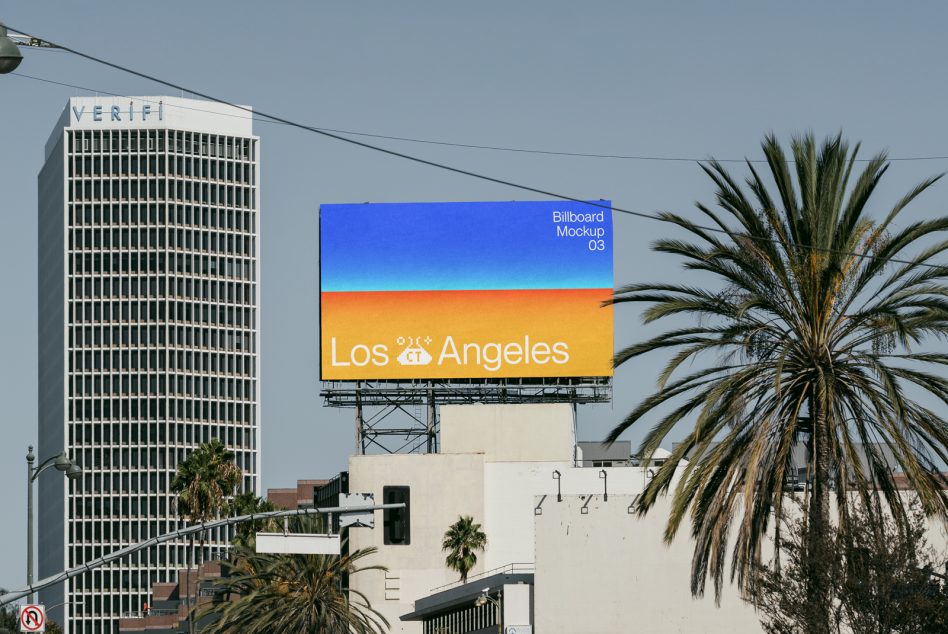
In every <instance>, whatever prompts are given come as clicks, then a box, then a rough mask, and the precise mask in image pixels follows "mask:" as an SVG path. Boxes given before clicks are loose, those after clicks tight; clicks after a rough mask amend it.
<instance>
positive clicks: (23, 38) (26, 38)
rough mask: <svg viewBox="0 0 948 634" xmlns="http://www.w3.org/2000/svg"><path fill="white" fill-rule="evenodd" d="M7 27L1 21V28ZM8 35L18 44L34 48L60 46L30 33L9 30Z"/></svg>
mask: <svg viewBox="0 0 948 634" xmlns="http://www.w3.org/2000/svg"><path fill="white" fill-rule="evenodd" d="M5 28H6V27H5V26H4V25H3V24H2V23H0V29H5ZM6 36H7V37H8V38H10V39H11V40H13V43H14V44H16V45H17V46H30V47H33V48H60V47H59V46H56V45H55V44H53V43H52V42H47V41H46V40H41V39H40V38H38V37H33V36H30V35H24V34H23V33H13V32H11V31H7V33H6Z"/></svg>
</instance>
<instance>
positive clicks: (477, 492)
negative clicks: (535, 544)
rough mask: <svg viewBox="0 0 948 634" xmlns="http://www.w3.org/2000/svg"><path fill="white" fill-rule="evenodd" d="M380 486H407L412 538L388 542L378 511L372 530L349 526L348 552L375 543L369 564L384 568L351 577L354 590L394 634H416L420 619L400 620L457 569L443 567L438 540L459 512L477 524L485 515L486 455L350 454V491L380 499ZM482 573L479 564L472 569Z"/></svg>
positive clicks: (442, 555)
mask: <svg viewBox="0 0 948 634" xmlns="http://www.w3.org/2000/svg"><path fill="white" fill-rule="evenodd" d="M384 486H409V487H411V502H410V503H411V543H410V544H407V545H385V544H384V543H383V542H384V528H383V526H382V517H381V514H377V516H376V520H375V526H376V528H375V529H371V530H370V529H367V528H353V529H350V531H349V539H350V546H351V548H352V549H356V548H366V547H368V546H376V547H377V548H378V549H379V553H378V555H376V556H374V557H372V558H370V559H367V560H365V561H366V563H372V564H382V565H384V566H386V567H387V568H388V572H381V571H374V570H373V571H367V572H364V573H359V574H357V575H354V576H353V577H352V578H351V585H352V587H353V588H354V589H356V590H359V591H360V592H363V593H365V595H366V596H367V597H368V599H369V601H370V603H371V604H372V607H374V608H375V609H377V610H379V611H380V612H381V613H382V614H384V615H385V617H386V618H387V619H388V620H389V622H390V623H391V625H392V629H391V632H393V633H397V632H420V631H421V624H420V623H403V622H401V621H399V618H398V617H399V616H401V615H402V614H406V613H408V612H411V611H412V609H413V607H414V601H415V600H416V599H418V598H421V597H424V596H427V595H428V594H430V593H431V590H432V588H435V587H437V586H442V585H445V584H448V583H452V582H454V581H456V580H457V579H458V575H457V573H454V572H452V571H449V570H448V569H447V567H445V564H444V558H445V553H444V552H442V550H441V540H442V537H443V536H444V532H445V531H446V530H447V528H448V526H450V525H451V524H453V523H454V522H456V521H457V519H458V516H459V515H470V516H472V517H473V518H474V520H475V521H476V522H482V521H483V518H484V459H483V455H482V454H456V455H446V454H428V455H385V456H353V457H351V458H350V459H349V488H350V490H351V491H353V492H358V493H374V494H375V500H376V502H377V503H378V502H381V500H382V488H383V487H384ZM482 570H483V565H482V564H481V563H478V566H477V568H475V570H474V571H473V572H472V574H476V573H477V572H480V571H482Z"/></svg>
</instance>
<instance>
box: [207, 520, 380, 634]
mask: <svg viewBox="0 0 948 634" xmlns="http://www.w3.org/2000/svg"><path fill="white" fill-rule="evenodd" d="M291 525H292V527H293V530H294V531H298V532H314V531H316V530H318V529H319V523H318V522H314V521H313V518H308V517H298V518H293V521H292V522H291ZM234 551H235V557H233V558H232V559H231V560H230V561H225V562H221V566H222V571H221V573H222V574H221V576H220V577H219V578H215V579H212V580H209V581H212V583H213V588H214V589H215V590H217V592H218V593H219V594H220V595H221V596H231V595H236V596H238V597H239V598H238V599H236V600H234V601H219V602H214V603H212V604H211V605H209V606H208V607H207V608H206V609H205V611H204V612H203V613H202V615H201V616H202V617H203V616H207V615H210V616H213V617H216V620H215V621H213V622H212V623H210V624H209V625H208V626H206V627H205V628H204V630H203V631H204V632H205V634H258V633H259V634H264V633H269V632H299V633H300V634H381V633H383V632H387V631H388V627H389V623H388V621H387V620H386V619H385V617H384V616H382V614H381V613H379V612H378V611H377V610H375V609H374V608H372V606H371V604H370V603H369V600H368V599H367V598H366V597H365V595H363V594H362V593H360V592H357V591H355V590H352V589H350V588H347V587H345V586H344V585H343V583H344V582H343V580H344V579H347V578H349V577H351V576H352V575H355V574H361V573H363V572H365V571H366V570H382V571H384V570H385V568H384V567H383V566H362V565H361V560H363V559H364V558H365V557H368V556H369V555H371V554H373V553H374V552H375V551H376V549H375V548H366V549H361V550H356V551H355V552H353V553H351V554H344V555H341V556H336V555H286V554H265V553H257V552H255V551H254V550H253V549H250V548H247V547H246V546H235V547H234Z"/></svg>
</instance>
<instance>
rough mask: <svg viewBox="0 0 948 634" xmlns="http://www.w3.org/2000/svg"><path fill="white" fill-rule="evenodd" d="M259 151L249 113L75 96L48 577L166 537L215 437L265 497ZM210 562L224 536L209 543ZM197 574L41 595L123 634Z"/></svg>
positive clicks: (42, 180) (57, 243)
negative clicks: (59, 469)
mask: <svg viewBox="0 0 948 634" xmlns="http://www.w3.org/2000/svg"><path fill="white" fill-rule="evenodd" d="M259 156H260V149H259V139H258V138H257V137H255V136H254V135H253V131H252V125H251V117H250V113H249V112H246V111H243V110H240V109H236V108H233V107H226V106H222V105H219V104H214V103H210V102H205V101H196V100H190V99H178V98H173V97H114V98H99V97H95V98H93V97H76V98H72V99H70V100H69V102H68V103H67V104H66V108H65V110H64V111H63V114H62V116H61V118H60V120H59V121H58V122H57V123H56V125H55V127H54V129H53V132H52V134H51V136H50V138H49V141H48V143H47V144H46V160H45V164H44V166H43V168H42V171H41V173H40V175H39V350H38V355H39V457H40V459H45V458H46V457H47V456H50V455H55V454H56V453H59V452H60V451H62V450H63V449H65V450H66V451H67V452H68V453H69V454H70V455H71V456H72V457H73V458H75V459H76V460H77V461H78V462H79V464H81V466H82V468H83V470H84V474H83V477H82V478H81V479H80V480H78V481H75V482H68V481H66V480H65V479H64V478H58V479H57V478H44V479H42V480H41V481H40V485H39V495H38V497H37V499H38V508H39V510H40V511H39V517H38V520H39V521H38V525H39V553H40V556H39V566H38V575H37V576H38V578H42V577H45V576H47V575H50V574H53V573H56V572H59V571H61V570H63V569H66V568H71V567H75V566H78V565H81V564H82V563H84V562H88V561H90V560H93V559H95V558H97V557H100V556H101V555H103V554H104V553H107V552H110V551H112V550H114V549H117V548H119V547H121V546H125V545H128V544H132V543H136V542H139V541H142V540H144V539H147V538H149V537H153V536H155V535H159V534H162V533H167V532H169V531H171V530H173V529H175V528H176V527H178V526H179V525H181V520H180V519H179V518H178V514H177V511H176V508H175V496H174V495H173V494H172V493H171V492H170V489H169V485H170V482H171V479H172V478H173V476H174V472H175V469H176V467H177V465H178V463H180V462H181V461H182V460H184V459H185V457H186V456H187V455H188V454H189V453H190V452H191V451H192V450H193V449H194V448H196V447H197V446H198V445H199V444H200V443H202V442H206V441H208V440H210V439H211V438H218V439H220V440H221V441H222V442H224V443H225V444H226V445H227V447H228V448H230V449H231V450H233V451H234V453H235V455H236V462H237V465H238V466H239V467H240V468H241V470H242V471H243V473H244V477H243V481H242V483H241V489H242V490H244V491H254V492H255V493H257V494H259V492H260V485H259V477H260V453H259V449H260V421H259V401H260V399H259V394H260V385H259V376H260V358H259V354H258V351H259V345H260V341H259V327H260V323H259V319H260V315H259V298H260V281H259V280H260V269H259V252H260V246H259V227H260V224H259V212H260V209H259V195H260V192H259V178H260V172H259V165H260V162H259ZM208 540H209V546H208V552H206V553H205V559H206V558H208V557H211V556H213V555H214V554H215V553H217V552H220V550H221V549H222V548H224V546H225V545H226V543H227V535H226V534H224V532H221V531H218V532H214V533H212V534H209V535H208ZM185 563H186V544H185V543H184V541H181V542H171V543H168V544H165V545H162V546H159V547H156V548H153V549H150V550H146V551H142V552H140V553H138V554H137V555H136V556H134V557H132V558H130V559H129V560H126V561H122V562H117V563H114V564H112V565H110V566H108V567H104V568H101V569H99V570H96V571H93V572H89V573H86V574H84V575H82V576H79V577H76V578H74V579H72V580H70V581H69V582H68V583H66V584H61V585H58V586H55V587H53V588H50V589H48V590H46V591H44V592H43V593H41V599H42V601H43V602H44V603H45V604H46V605H48V606H57V607H55V609H53V610H52V613H51V616H52V618H53V619H55V620H57V621H58V622H60V623H64V625H65V630H66V632H67V633H68V634H76V633H83V634H99V633H102V634H104V633H111V632H114V631H116V628H117V624H118V618H119V617H120V615H121V614H123V613H128V612H134V611H136V610H140V609H141V605H142V604H143V603H145V602H146V601H147V596H148V592H149V589H150V588H151V586H152V585H153V584H155V583H168V582H171V581H172V579H173V577H174V575H175V574H176V572H175V571H176V570H177V569H178V568H180V567H182V566H183V565H185Z"/></svg>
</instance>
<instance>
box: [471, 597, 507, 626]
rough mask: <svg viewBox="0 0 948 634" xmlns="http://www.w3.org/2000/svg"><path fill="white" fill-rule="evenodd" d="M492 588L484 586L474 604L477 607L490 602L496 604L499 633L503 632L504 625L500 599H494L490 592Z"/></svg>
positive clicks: (495, 611)
mask: <svg viewBox="0 0 948 634" xmlns="http://www.w3.org/2000/svg"><path fill="white" fill-rule="evenodd" d="M489 592H490V588H484V590H483V591H482V592H481V594H480V596H479V597H477V599H476V600H475V601H474V605H476V606H477V607H481V606H485V605H487V604H488V603H493V604H494V620H495V621H497V634H503V631H504V626H503V622H502V619H501V615H500V601H498V600H497V599H494V598H492V597H491V596H490V594H488V593H489Z"/></svg>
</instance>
